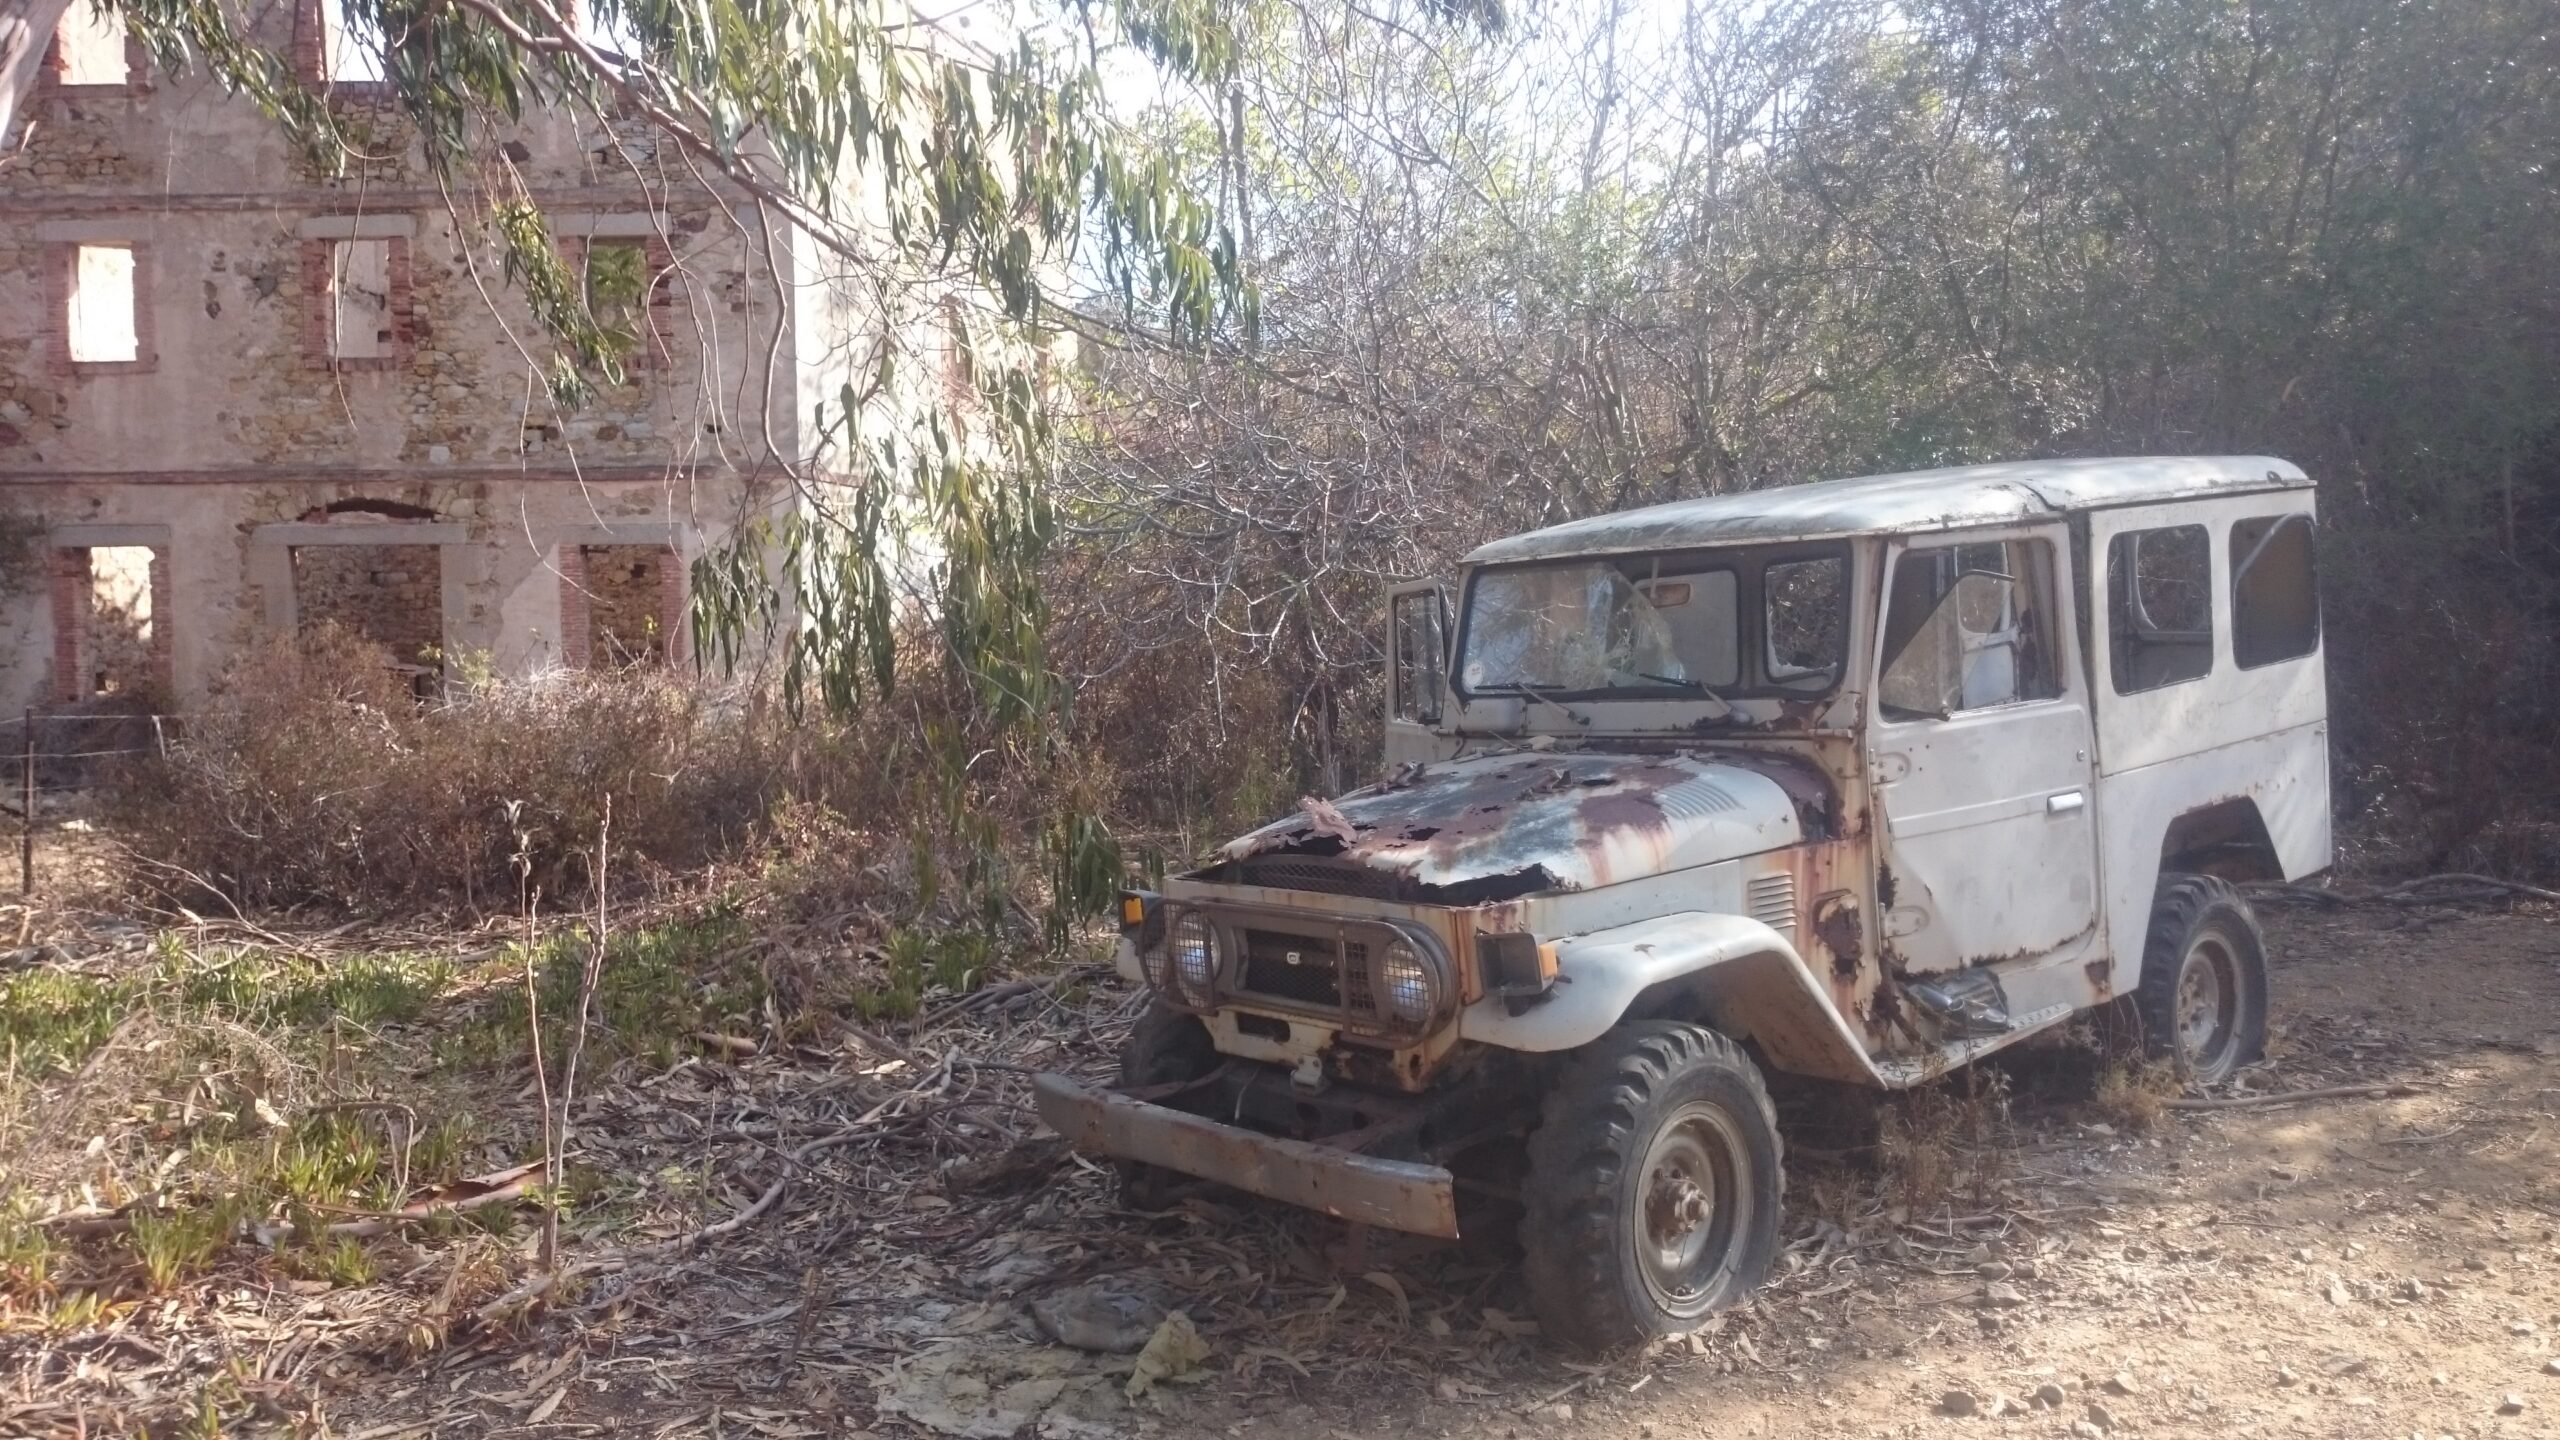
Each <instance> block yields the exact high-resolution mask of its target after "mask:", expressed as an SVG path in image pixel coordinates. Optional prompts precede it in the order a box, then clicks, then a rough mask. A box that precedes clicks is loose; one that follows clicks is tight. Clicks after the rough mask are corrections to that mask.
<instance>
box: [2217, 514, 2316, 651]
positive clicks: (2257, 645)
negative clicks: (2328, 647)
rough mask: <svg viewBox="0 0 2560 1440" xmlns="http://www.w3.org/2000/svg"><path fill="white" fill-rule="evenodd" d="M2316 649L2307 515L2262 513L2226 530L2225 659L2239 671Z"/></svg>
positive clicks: (2314, 586)
mask: <svg viewBox="0 0 2560 1440" xmlns="http://www.w3.org/2000/svg"><path fill="white" fill-rule="evenodd" d="M2319 646H2320V587H2319V585H2318V583H2317V575H2316V571H2315V569H2314V561H2313V558H2312V545H2311V517H2310V516H2308V515H2267V516H2262V517H2260V518H2257V519H2253V520H2242V521H2239V522H2238V523H2236V524H2234V525H2233V526H2232V527H2231V658H2232V659H2234V660H2236V661H2238V662H2239V664H2240V668H2241V669H2243V670H2248V669H2254V668H2255V667H2257V666H2260V665H2273V664H2274V663H2276V662H2277V661H2279V660H2293V659H2298V658H2300V657H2301V656H2304V655H2308V654H2310V653H2311V652H2312V651H2313V650H2316V649H2318V648H2319Z"/></svg>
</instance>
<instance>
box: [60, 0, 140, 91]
mask: <svg viewBox="0 0 2560 1440" xmlns="http://www.w3.org/2000/svg"><path fill="white" fill-rule="evenodd" d="M71 3H72V5H73V6H74V7H77V6H81V5H86V4H89V3H90V0H71ZM63 18H64V19H65V20H68V19H70V18H71V17H70V15H69V14H68V13H65V15H64V16H63ZM118 18H122V17H121V15H119V17H118ZM150 63H151V47H150V46H148V45H145V44H143V43H142V37H141V36H139V35H136V34H135V33H133V24H132V22H131V21H126V22H125V27H124V78H123V79H122V80H118V81H115V82H113V83H110V84H106V85H74V84H72V83H71V82H70V81H68V80H65V79H63V78H62V77H63V76H64V75H66V74H68V73H70V70H71V57H70V56H68V55H66V54H64V53H63V51H62V27H61V26H59V25H56V26H55V27H54V28H53V34H52V35H50V36H48V37H47V38H46V40H45V42H44V64H43V65H42V66H40V67H38V69H37V70H36V93H37V94H38V95H60V96H62V97H64V98H65V99H71V100H80V99H99V100H103V99H106V98H108V97H110V96H117V95H133V94H138V93H140V92H141V91H142V90H143V89H145V88H146V87H145V86H144V85H143V83H142V71H143V67H144V66H146V65H148V64H150Z"/></svg>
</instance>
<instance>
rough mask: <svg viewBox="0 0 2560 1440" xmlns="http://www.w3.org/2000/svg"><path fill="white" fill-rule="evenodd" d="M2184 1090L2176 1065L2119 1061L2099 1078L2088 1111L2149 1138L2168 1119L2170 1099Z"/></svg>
mask: <svg viewBox="0 0 2560 1440" xmlns="http://www.w3.org/2000/svg"><path fill="white" fill-rule="evenodd" d="M2185 1089H2186V1084H2185V1082H2184V1081H2182V1080H2180V1079H2179V1078H2178V1071H2177V1067H2176V1066H2174V1065H2168V1064H2145V1063H2143V1062H2141V1061H2139V1060H2120V1061H2117V1062H2116V1063H2114V1064H2112V1065H2109V1066H2108V1067H2107V1068H2106V1070H2105V1071H2104V1072H2103V1073H2102V1074H2100V1075H2099V1077H2098V1090H2097V1093H2096V1094H2095V1095H2093V1096H2091V1097H2090V1100H2089V1109H2090V1110H2091V1111H2093V1112H2095V1113H2096V1115H2097V1116H2098V1118H2099V1119H2101V1120H2104V1121H2105V1122H2107V1123H2108V1124H2110V1125H2113V1126H2115V1127H2116V1128H2117V1129H2119V1130H2122V1131H2125V1132H2126V1133H2128V1134H2133V1135H2147V1134H2149V1133H2150V1132H2151V1131H2153V1130H2155V1129H2158V1128H2159V1125H2160V1122H2161V1121H2162V1120H2163V1119H2165V1118H2167V1116H2168V1114H2169V1104H2168V1102H2169V1100H2170V1098H2171V1097H2172V1096H2175V1095H2177V1094H2179V1093H2181V1092H2183V1091H2184V1090H2185Z"/></svg>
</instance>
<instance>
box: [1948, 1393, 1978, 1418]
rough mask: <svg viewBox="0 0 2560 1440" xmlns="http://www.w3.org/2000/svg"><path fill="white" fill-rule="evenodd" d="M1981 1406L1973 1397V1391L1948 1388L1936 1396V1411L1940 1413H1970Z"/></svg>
mask: <svg viewBox="0 0 2560 1440" xmlns="http://www.w3.org/2000/svg"><path fill="white" fill-rule="evenodd" d="M1981 1408H1982V1402H1981V1401H1979V1400H1976V1399H1975V1398H1973V1392H1971V1391H1969V1390H1950V1391H1948V1392H1947V1393H1946V1394H1944V1395H1941V1396H1939V1397H1938V1413H1939V1414H1941V1415H1970V1414H1972V1413H1973V1412H1974V1411H1976V1410H1979V1409H1981Z"/></svg>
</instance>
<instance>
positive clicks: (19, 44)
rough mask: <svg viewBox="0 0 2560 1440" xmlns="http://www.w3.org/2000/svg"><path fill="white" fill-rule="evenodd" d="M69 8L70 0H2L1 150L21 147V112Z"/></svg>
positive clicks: (0, 48) (33, 88)
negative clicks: (56, 31) (19, 118)
mask: <svg viewBox="0 0 2560 1440" xmlns="http://www.w3.org/2000/svg"><path fill="white" fill-rule="evenodd" d="M70 8H71V0H0V153H5V152H6V151H13V150H15V149H17V147H18V141H19V135H18V112H19V111H20V110H21V109H24V108H25V106H24V103H23V102H24V101H25V100H26V97H27V96H29V95H31V94H33V93H34V92H35V88H36V76H37V74H38V73H39V71H40V70H41V68H42V66H43V65H44V60H45V52H46V51H48V50H50V49H51V48H52V45H53V32H54V31H55V30H57V29H59V28H61V25H62V16H63V13H64V12H65V11H68V10H69V9H70Z"/></svg>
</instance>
